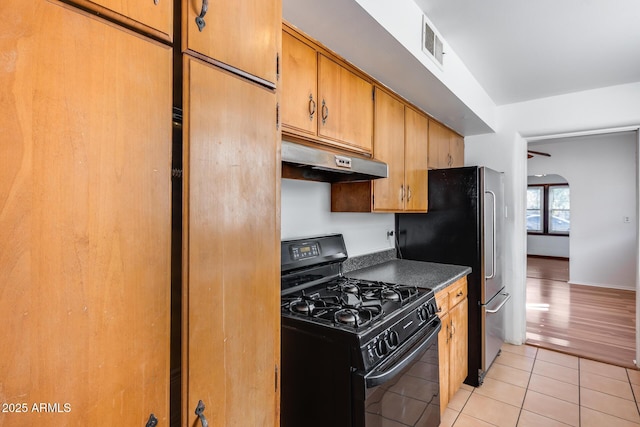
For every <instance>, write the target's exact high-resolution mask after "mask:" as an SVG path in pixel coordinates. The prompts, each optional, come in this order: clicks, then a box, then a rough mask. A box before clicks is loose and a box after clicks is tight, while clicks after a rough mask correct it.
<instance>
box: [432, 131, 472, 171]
mask: <svg viewBox="0 0 640 427" xmlns="http://www.w3.org/2000/svg"><path fill="white" fill-rule="evenodd" d="M461 166H464V138H463V137H461V136H460V135H458V134H456V133H455V132H453V131H452V130H450V129H448V128H446V127H444V126H443V125H441V124H440V123H438V122H436V121H435V120H430V121H429V169H444V168H456V167H461Z"/></svg>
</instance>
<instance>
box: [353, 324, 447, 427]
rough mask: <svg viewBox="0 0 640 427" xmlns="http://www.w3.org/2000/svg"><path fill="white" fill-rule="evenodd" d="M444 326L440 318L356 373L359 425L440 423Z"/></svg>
mask: <svg viewBox="0 0 640 427" xmlns="http://www.w3.org/2000/svg"><path fill="white" fill-rule="evenodd" d="M440 328H441V323H440V319H439V318H437V317H436V318H434V319H433V320H432V321H431V322H430V323H429V325H428V326H427V327H426V328H424V329H423V330H421V331H420V332H419V333H417V334H416V335H414V336H413V337H412V338H411V339H410V340H408V341H407V342H405V343H404V344H403V345H402V346H400V347H399V348H398V349H396V350H395V351H394V353H393V354H392V355H391V356H390V357H388V358H387V359H385V360H384V361H383V362H382V363H381V364H379V365H378V366H376V367H375V368H373V369H372V370H371V371H369V372H362V371H356V372H354V374H353V377H354V378H353V393H352V396H353V400H352V403H353V413H352V416H353V425H354V426H355V427H365V426H366V427H382V426H386V425H391V424H393V422H394V421H395V422H397V423H401V425H406V426H421V427H432V426H433V427H438V426H439V425H440V381H439V374H438V371H439V369H438V332H439V331H440ZM393 425H395V424H393Z"/></svg>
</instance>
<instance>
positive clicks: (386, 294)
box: [380, 288, 402, 301]
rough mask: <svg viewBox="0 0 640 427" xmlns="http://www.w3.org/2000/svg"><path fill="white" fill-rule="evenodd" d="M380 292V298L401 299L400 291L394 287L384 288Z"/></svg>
mask: <svg viewBox="0 0 640 427" xmlns="http://www.w3.org/2000/svg"><path fill="white" fill-rule="evenodd" d="M380 293H381V294H382V295H381V297H382V299H383V300H386V301H400V300H401V299H402V297H401V296H400V292H398V291H397V290H395V289H390V288H385V289H383V290H382V291H381V292H380Z"/></svg>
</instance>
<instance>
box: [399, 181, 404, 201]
mask: <svg viewBox="0 0 640 427" xmlns="http://www.w3.org/2000/svg"><path fill="white" fill-rule="evenodd" d="M400 201H401V202H402V201H404V184H403V185H401V186H400Z"/></svg>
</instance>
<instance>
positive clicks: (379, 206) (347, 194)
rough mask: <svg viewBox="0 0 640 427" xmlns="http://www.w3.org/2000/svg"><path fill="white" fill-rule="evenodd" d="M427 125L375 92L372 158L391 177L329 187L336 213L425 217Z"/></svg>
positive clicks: (420, 117)
mask: <svg viewBox="0 0 640 427" xmlns="http://www.w3.org/2000/svg"><path fill="white" fill-rule="evenodd" d="M428 129H429V119H428V118H427V116H425V115H424V114H422V113H420V112H419V111H417V110H415V109H413V108H412V107H410V106H408V105H406V104H404V103H403V102H402V101H401V100H400V99H399V98H396V97H395V96H393V95H391V94H390V93H388V92H386V91H385V90H383V89H381V88H379V87H376V95H375V116H374V147H373V153H374V155H375V158H376V159H377V160H380V161H383V162H385V163H387V165H388V166H389V177H388V178H380V179H375V180H373V181H365V182H348V183H334V184H332V185H331V210H332V211H334V212H372V211H373V212H426V211H427V205H428V203H427V202H428V194H427V193H428V185H427V183H428V182H427V179H428V170H427V156H428V136H429V131H428Z"/></svg>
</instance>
